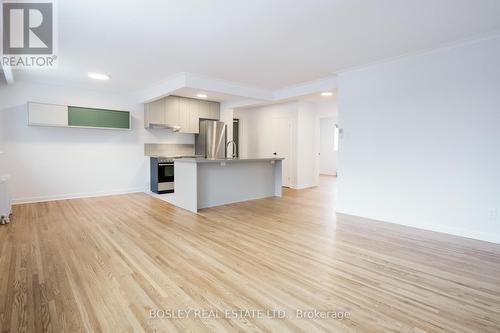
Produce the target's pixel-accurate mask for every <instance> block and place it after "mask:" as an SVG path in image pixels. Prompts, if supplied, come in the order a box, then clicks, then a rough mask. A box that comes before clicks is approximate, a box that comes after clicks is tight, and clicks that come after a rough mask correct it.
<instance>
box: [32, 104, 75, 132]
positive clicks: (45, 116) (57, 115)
mask: <svg viewBox="0 0 500 333" xmlns="http://www.w3.org/2000/svg"><path fill="white" fill-rule="evenodd" d="M28 124H29V125H31V126H58V127H67V126H68V106H67V105H55V104H44V103H34V102H28Z"/></svg>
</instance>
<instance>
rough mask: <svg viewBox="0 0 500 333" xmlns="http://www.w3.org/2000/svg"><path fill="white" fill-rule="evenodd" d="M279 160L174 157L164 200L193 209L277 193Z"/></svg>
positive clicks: (279, 185)
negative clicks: (169, 193)
mask: <svg viewBox="0 0 500 333" xmlns="http://www.w3.org/2000/svg"><path fill="white" fill-rule="evenodd" d="M282 160H283V158H252V159H221V160H209V159H204V158H183V159H178V160H175V161H174V172H175V193H174V195H173V196H171V197H170V198H169V200H168V202H170V203H171V204H173V205H175V206H178V207H181V208H184V209H187V210H189V211H192V212H197V211H198V209H201V208H208V207H214V206H220V205H225V204H229V203H235V202H241V201H247V200H254V199H261V198H267V197H273V196H276V197H281V163H282Z"/></svg>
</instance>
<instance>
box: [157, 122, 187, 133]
mask: <svg viewBox="0 0 500 333" xmlns="http://www.w3.org/2000/svg"><path fill="white" fill-rule="evenodd" d="M149 128H163V129H171V130H172V131H174V132H179V130H180V129H181V127H180V126H177V125H170V124H158V123H149Z"/></svg>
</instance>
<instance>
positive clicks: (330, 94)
mask: <svg viewBox="0 0 500 333" xmlns="http://www.w3.org/2000/svg"><path fill="white" fill-rule="evenodd" d="M332 95H333V93H332V92H330V91H325V92H322V93H321V96H325V97H327V96H332Z"/></svg>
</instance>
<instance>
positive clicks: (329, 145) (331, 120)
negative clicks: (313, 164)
mask: <svg viewBox="0 0 500 333" xmlns="http://www.w3.org/2000/svg"><path fill="white" fill-rule="evenodd" d="M336 123H337V119H336V117H327V118H320V129H319V131H320V140H319V152H320V158H319V173H320V174H322V175H333V176H335V175H336V174H337V155H338V153H337V152H336V151H335V150H334V140H335V124H336Z"/></svg>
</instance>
